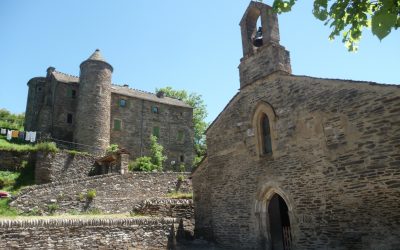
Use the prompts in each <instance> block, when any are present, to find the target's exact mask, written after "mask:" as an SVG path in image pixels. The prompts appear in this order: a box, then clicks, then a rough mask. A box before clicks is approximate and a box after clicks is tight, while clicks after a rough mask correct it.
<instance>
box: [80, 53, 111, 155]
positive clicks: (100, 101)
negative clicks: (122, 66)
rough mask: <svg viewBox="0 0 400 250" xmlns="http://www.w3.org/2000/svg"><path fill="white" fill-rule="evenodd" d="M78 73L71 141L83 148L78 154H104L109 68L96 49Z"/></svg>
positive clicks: (109, 94)
mask: <svg viewBox="0 0 400 250" xmlns="http://www.w3.org/2000/svg"><path fill="white" fill-rule="evenodd" d="M80 69H81V71H80V75H79V93H78V106H77V112H76V123H75V129H74V141H75V142H76V143H79V144H83V145H82V146H80V147H81V150H85V151H89V152H92V153H96V152H104V150H105V149H106V148H107V147H108V146H109V144H110V115H111V108H110V105H111V75H112V72H113V68H112V66H111V65H110V64H109V63H108V62H106V61H105V60H104V58H103V56H102V55H101V54H100V51H99V50H98V49H97V50H96V51H95V52H94V53H93V54H92V55H91V56H90V57H89V58H88V59H87V60H86V61H84V62H82V63H81V66H80ZM85 145H87V146H85Z"/></svg>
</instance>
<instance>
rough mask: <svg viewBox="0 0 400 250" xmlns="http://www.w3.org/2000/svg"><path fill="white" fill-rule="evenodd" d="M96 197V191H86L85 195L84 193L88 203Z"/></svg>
mask: <svg viewBox="0 0 400 250" xmlns="http://www.w3.org/2000/svg"><path fill="white" fill-rule="evenodd" d="M96 196H97V192H96V189H90V190H88V191H87V193H86V198H87V199H88V200H89V201H92V200H93V199H94V198H96Z"/></svg>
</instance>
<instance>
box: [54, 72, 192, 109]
mask: <svg viewBox="0 0 400 250" xmlns="http://www.w3.org/2000/svg"><path fill="white" fill-rule="evenodd" d="M52 74H53V76H54V78H55V79H56V80H57V81H59V82H64V83H73V84H78V83H79V77H77V76H73V75H69V74H65V73H62V72H59V71H53V72H52ZM111 93H115V94H119V95H124V96H130V97H135V98H138V99H143V100H148V101H152V102H158V103H162V104H168V105H173V106H178V107H186V108H192V107H191V106H190V105H188V104H186V103H185V102H183V101H181V100H178V99H174V98H170V97H162V98H160V97H157V95H156V94H153V93H150V92H146V91H142V90H137V89H131V88H129V87H125V86H120V85H116V84H113V85H112V87H111Z"/></svg>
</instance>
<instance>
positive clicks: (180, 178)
mask: <svg viewBox="0 0 400 250" xmlns="http://www.w3.org/2000/svg"><path fill="white" fill-rule="evenodd" d="M184 180H185V176H183V175H181V174H180V175H178V181H180V182H182V181H184Z"/></svg>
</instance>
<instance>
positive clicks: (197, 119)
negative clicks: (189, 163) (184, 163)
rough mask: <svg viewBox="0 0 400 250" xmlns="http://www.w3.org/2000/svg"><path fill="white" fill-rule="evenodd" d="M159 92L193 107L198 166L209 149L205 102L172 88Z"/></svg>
mask: <svg viewBox="0 0 400 250" xmlns="http://www.w3.org/2000/svg"><path fill="white" fill-rule="evenodd" d="M158 91H163V92H164V93H165V95H166V96H168V97H172V98H176V99H179V100H182V101H183V102H185V103H186V104H188V105H190V106H191V107H193V126H194V146H195V150H196V154H197V158H196V159H195V164H196V163H197V162H198V161H200V160H201V158H202V157H203V156H204V154H205V153H206V149H207V147H206V140H205V134H204V132H205V131H206V129H207V126H208V124H207V123H206V122H205V118H206V117H207V115H208V114H207V107H206V104H205V103H204V100H203V99H202V97H201V95H199V94H196V93H190V94H189V93H188V92H187V91H186V90H174V89H173V88H172V87H165V88H160V89H156V93H157V92H158Z"/></svg>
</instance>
